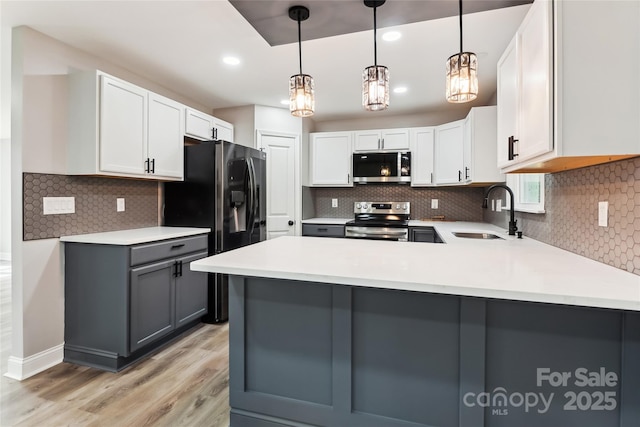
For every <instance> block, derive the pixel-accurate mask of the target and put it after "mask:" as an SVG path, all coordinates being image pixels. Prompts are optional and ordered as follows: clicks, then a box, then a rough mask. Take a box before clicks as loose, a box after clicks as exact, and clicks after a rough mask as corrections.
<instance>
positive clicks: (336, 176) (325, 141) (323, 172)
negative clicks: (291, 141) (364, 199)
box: [309, 132, 353, 187]
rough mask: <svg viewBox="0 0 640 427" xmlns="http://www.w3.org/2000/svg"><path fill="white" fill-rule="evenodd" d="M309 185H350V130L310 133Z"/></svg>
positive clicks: (351, 184) (351, 181)
mask: <svg viewBox="0 0 640 427" xmlns="http://www.w3.org/2000/svg"><path fill="white" fill-rule="evenodd" d="M310 137H311V150H310V151H309V152H310V159H309V163H310V168H311V177H310V178H311V185H312V186H316V187H323V186H326V187H352V186H353V179H352V177H351V155H352V152H351V137H352V133H351V132H319V133H312V134H311V136H310Z"/></svg>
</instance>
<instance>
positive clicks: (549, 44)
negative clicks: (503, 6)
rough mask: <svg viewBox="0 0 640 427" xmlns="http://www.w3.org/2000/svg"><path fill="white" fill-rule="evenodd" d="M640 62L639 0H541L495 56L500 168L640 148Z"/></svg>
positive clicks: (584, 162)
mask: <svg viewBox="0 0 640 427" xmlns="http://www.w3.org/2000/svg"><path fill="white" fill-rule="evenodd" d="M594 28H597V31H594ZM603 35H606V37H605V36H603ZM612 40H613V41H615V43H613V42H612ZM638 69H640V2H637V1H618V2H589V1H584V2H573V1H544V0H536V1H535V2H534V3H533V5H532V6H531V9H530V10H529V12H528V13H527V16H526V17H525V19H524V20H523V22H522V24H521V26H520V28H519V29H518V32H517V33H516V35H515V36H514V39H513V40H512V42H511V44H510V45H509V46H508V48H507V50H506V51H505V52H504V54H503V56H502V58H501V59H500V61H499V62H498V151H497V159H498V164H499V166H500V167H501V168H502V171H503V172H558V171H562V170H567V169H574V168H579V167H584V166H589V165H594V164H599V163H605V162H609V161H613V160H619V159H623V158H628V157H634V156H638V155H640V126H638V117H640V97H639V96H638V94H639V93H640V79H638V72H637V70H638ZM510 138H511V140H512V141H513V140H516V141H515V142H513V143H510ZM510 147H512V148H511V150H510ZM510 151H511V152H510Z"/></svg>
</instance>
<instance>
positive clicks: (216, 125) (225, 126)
mask: <svg viewBox="0 0 640 427" xmlns="http://www.w3.org/2000/svg"><path fill="white" fill-rule="evenodd" d="M213 129H214V131H213V132H214V136H215V139H221V140H223V141H229V142H233V125H232V124H231V123H228V122H225V121H224V120H220V119H217V118H215V117H214V118H213Z"/></svg>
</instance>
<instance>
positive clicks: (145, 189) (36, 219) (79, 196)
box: [22, 173, 158, 240]
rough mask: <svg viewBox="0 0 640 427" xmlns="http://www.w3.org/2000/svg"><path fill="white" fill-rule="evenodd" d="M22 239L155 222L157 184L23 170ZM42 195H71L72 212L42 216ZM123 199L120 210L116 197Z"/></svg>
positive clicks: (138, 225)
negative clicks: (123, 207)
mask: <svg viewBox="0 0 640 427" xmlns="http://www.w3.org/2000/svg"><path fill="white" fill-rule="evenodd" d="M22 181H23V192H24V193H23V222H24V226H23V240H36V239H49V238H55V237H60V236H65V235H74V234H85V233H97V232H102V231H114V230H125V229H129V228H141V227H153V226H156V225H158V183H157V182H153V181H141V180H132V179H116V178H98V177H87V176H66V175H50V174H37V173H25V174H23V176H22ZM43 197H75V213H72V214H59V215H44V214H43V207H42V198H43ZM119 197H123V198H124V199H125V210H124V212H117V211H116V199H117V198H119Z"/></svg>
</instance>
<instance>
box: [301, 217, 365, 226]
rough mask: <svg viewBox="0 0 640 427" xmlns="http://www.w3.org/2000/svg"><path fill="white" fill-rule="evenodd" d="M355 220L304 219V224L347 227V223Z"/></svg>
mask: <svg viewBox="0 0 640 427" xmlns="http://www.w3.org/2000/svg"><path fill="white" fill-rule="evenodd" d="M351 220H353V218H309V219H303V220H302V223H303V224H328V225H345V224H346V223H347V221H351Z"/></svg>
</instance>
